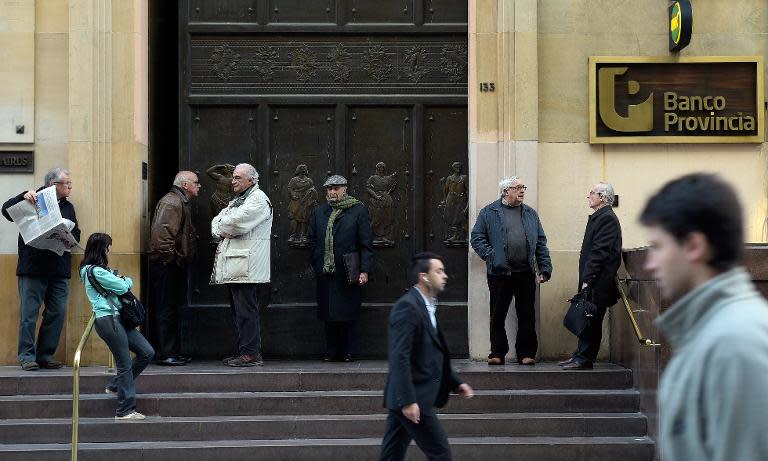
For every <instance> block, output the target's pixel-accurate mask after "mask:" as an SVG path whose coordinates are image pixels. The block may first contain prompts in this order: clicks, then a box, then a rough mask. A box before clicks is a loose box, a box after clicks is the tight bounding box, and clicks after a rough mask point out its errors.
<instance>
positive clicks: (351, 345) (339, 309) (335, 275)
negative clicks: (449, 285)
mask: <svg viewBox="0 0 768 461" xmlns="http://www.w3.org/2000/svg"><path fill="white" fill-rule="evenodd" d="M323 187H325V191H326V199H327V202H326V203H323V204H321V205H318V206H317V207H315V209H314V210H313V212H312V216H311V217H310V219H309V231H308V233H307V240H308V241H309V244H310V249H311V252H310V255H311V256H310V258H311V260H310V262H311V264H312V269H314V271H315V276H316V278H317V317H318V318H319V319H320V320H323V321H324V322H325V339H326V345H327V346H326V347H327V349H326V356H325V357H324V360H325V361H332V362H338V361H345V362H351V361H353V360H354V354H355V353H356V352H357V351H356V347H357V332H356V328H357V318H358V315H359V312H360V298H361V291H362V289H361V287H362V286H363V285H365V284H366V283H368V274H369V273H370V271H371V268H372V266H373V238H372V234H371V218H370V216H369V215H368V209H367V208H366V206H365V205H364V204H363V203H362V202H361V201H359V200H357V199H356V198H354V197H352V196H350V195H347V180H346V178H344V177H343V176H340V175H333V176H331V177H329V178H328V179H327V180H326V181H325V183H324V184H323ZM355 253H356V254H357V255H359V261H360V262H359V271H360V275H359V276H356V277H354V278H353V279H352V280H348V279H349V277H348V270H349V269H353V268H352V267H347V266H349V265H350V264H349V260H350V259H356V258H350V256H351V255H353V254H355ZM345 256H346V259H347V261H348V263H347V264H346V265H345V262H344V261H345Z"/></svg>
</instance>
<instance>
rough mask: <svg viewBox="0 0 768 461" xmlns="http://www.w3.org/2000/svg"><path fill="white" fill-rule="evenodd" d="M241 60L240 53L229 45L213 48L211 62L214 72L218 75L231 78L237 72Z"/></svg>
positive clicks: (226, 78)
mask: <svg viewBox="0 0 768 461" xmlns="http://www.w3.org/2000/svg"><path fill="white" fill-rule="evenodd" d="M239 60H240V55H239V54H237V53H235V52H234V50H232V48H230V47H229V45H221V46H217V47H216V48H215V49H214V50H213V53H212V54H211V58H210V59H209V62H210V64H211V69H212V70H213V73H214V74H216V76H217V77H219V78H221V79H224V80H229V78H230V77H232V75H233V74H234V73H235V70H236V69H237V63H238V61H239Z"/></svg>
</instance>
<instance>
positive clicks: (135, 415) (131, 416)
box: [115, 411, 146, 421]
mask: <svg viewBox="0 0 768 461" xmlns="http://www.w3.org/2000/svg"><path fill="white" fill-rule="evenodd" d="M144 418H146V416H144V415H142V414H141V413H139V412H138V411H134V412H132V413H128V414H127V415H124V416H115V421H141V420H142V419H144Z"/></svg>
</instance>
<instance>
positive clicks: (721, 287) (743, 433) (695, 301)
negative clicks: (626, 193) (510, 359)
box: [640, 174, 768, 461]
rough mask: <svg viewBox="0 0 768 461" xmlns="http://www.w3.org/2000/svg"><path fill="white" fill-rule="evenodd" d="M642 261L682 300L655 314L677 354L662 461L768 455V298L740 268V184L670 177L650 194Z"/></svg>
mask: <svg viewBox="0 0 768 461" xmlns="http://www.w3.org/2000/svg"><path fill="white" fill-rule="evenodd" d="M640 221H641V222H642V223H643V224H644V225H646V226H648V228H649V235H650V238H649V240H650V248H649V250H648V256H647V259H646V262H645V268H646V269H647V270H648V271H649V272H650V273H651V274H653V276H654V278H655V279H656V280H657V281H658V285H659V288H660V290H661V294H662V296H663V297H664V298H666V299H668V300H676V301H675V303H674V304H673V305H672V306H671V307H670V308H669V309H668V310H666V311H665V312H664V313H663V314H662V315H661V316H660V317H659V318H658V320H656V324H657V325H658V326H659V329H660V330H661V332H662V333H663V334H664V336H665V337H666V338H667V339H668V340H669V343H670V344H671V346H672V348H673V349H674V355H673V357H672V359H671V360H670V361H669V364H668V365H667V366H666V368H665V370H664V374H663V375H662V377H661V382H660V383H659V392H658V403H659V437H658V440H659V448H660V452H661V459H663V460H664V461H688V460H696V461H730V460H734V461H735V460H738V461H764V460H766V459H768V437H766V434H767V433H768V399H766V396H765V392H766V389H768V303H767V302H766V300H765V298H763V297H762V296H761V295H760V293H758V291H757V290H756V289H755V286H754V284H753V283H752V280H751V277H750V275H749V273H748V272H747V271H746V270H745V269H744V267H742V266H741V264H742V263H741V261H742V255H743V248H744V224H743V222H744V220H743V217H742V211H741V206H740V205H739V200H738V197H737V195H736V191H735V190H734V189H733V188H732V187H731V186H730V185H728V184H727V183H725V182H724V181H723V180H721V179H720V178H718V177H717V176H715V175H709V174H691V175H688V176H684V177H682V178H679V179H676V180H674V181H671V182H669V183H667V184H666V185H665V186H663V187H662V188H661V190H660V191H659V192H657V193H656V195H654V196H653V197H651V199H650V200H649V201H648V204H647V205H646V206H645V209H644V210H643V213H642V214H641V216H640Z"/></svg>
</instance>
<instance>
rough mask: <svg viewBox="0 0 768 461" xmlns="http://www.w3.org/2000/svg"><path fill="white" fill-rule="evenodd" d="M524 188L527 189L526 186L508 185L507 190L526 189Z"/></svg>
mask: <svg viewBox="0 0 768 461" xmlns="http://www.w3.org/2000/svg"><path fill="white" fill-rule="evenodd" d="M526 189H528V186H514V187H510V188H509V189H507V190H526Z"/></svg>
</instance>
